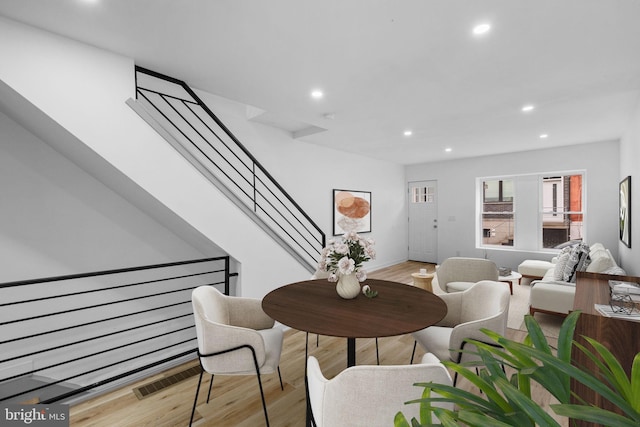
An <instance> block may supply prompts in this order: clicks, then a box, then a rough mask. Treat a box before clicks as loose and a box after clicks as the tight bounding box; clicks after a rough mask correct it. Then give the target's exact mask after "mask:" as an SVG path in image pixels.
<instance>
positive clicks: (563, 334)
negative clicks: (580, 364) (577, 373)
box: [557, 310, 581, 363]
mask: <svg viewBox="0 0 640 427" xmlns="http://www.w3.org/2000/svg"><path fill="white" fill-rule="evenodd" d="M580 313H581V312H580V310H576V311H573V312H571V313H569V315H568V316H567V317H566V319H565V320H564V321H563V322H562V325H561V326H560V333H559V334H558V352H557V357H558V359H560V360H562V361H565V362H567V363H569V362H571V347H572V346H573V336H574V334H575V330H576V324H577V323H578V319H579V317H580Z"/></svg>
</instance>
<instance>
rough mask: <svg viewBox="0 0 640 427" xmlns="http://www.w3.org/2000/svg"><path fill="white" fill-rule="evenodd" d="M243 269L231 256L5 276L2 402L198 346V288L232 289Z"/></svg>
mask: <svg viewBox="0 0 640 427" xmlns="http://www.w3.org/2000/svg"><path fill="white" fill-rule="evenodd" d="M235 276H237V274H236V273H231V272H230V258H229V256H222V257H213V258H204V259H197V260H189V261H181V262H172V263H163V264H154V265H147V266H139V267H132V268H122V269H114V270H105V271H96V272H91V273H83V274H72V275H65V276H55V277H46V278H40V279H30V280H21V281H15V282H8V283H0V301H3V302H2V304H0V307H2V310H1V311H0V336H2V337H3V339H2V341H0V372H3V373H4V374H3V375H2V376H1V377H0V383H3V385H5V387H0V390H3V391H0V402H7V403H19V402H21V401H26V400H29V401H32V400H33V399H34V398H35V399H37V400H40V401H42V402H48V403H51V402H58V401H62V400H65V399H71V398H77V396H78V395H79V394H80V393H84V392H86V391H88V390H91V389H94V388H96V387H100V386H104V385H107V384H110V383H113V382H114V381H117V380H120V379H122V378H124V377H123V376H122V375H121V374H120V372H122V371H123V370H124V369H127V371H128V372H130V373H129V375H133V374H137V373H140V372H143V371H145V370H148V369H150V368H152V367H156V366H159V365H161V364H165V365H168V364H169V363H177V361H178V359H181V358H183V357H186V356H188V355H191V354H192V355H194V356H195V354H196V347H197V341H196V335H195V328H194V320H193V312H192V309H191V290H193V289H194V288H196V287H198V286H203V285H206V286H221V287H224V292H225V294H227V295H229V293H230V283H231V282H230V279H231V278H232V277H235ZM74 288H75V290H74V291H72V289H74ZM33 295H39V296H38V297H35V298H34V297H33ZM25 313H28V314H25ZM70 332H73V333H70ZM158 359H162V361H163V362H162V363H161V364H159V363H158ZM167 367H168V366H167ZM131 368H133V369H131ZM112 372H114V373H112ZM29 378H36V379H38V380H42V381H40V383H38V384H36V385H34V384H33V383H34V381H26V380H27V379H29ZM44 378H46V381H45V380H43V379H44ZM71 381H74V384H68V383H69V382H71ZM36 382H37V381H36ZM56 385H58V386H60V385H63V386H65V387H66V386H69V387H70V388H71V389H70V390H68V391H67V390H66V389H63V391H56V390H58V389H59V387H58V388H56V387H54V386H56ZM9 390H10V391H9Z"/></svg>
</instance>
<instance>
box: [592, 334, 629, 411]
mask: <svg viewBox="0 0 640 427" xmlns="http://www.w3.org/2000/svg"><path fill="white" fill-rule="evenodd" d="M583 338H584V339H585V340H587V342H588V343H589V344H591V346H592V347H593V348H594V349H595V351H596V352H597V353H598V355H599V356H600V357H601V358H602V360H604V363H605V364H606V366H607V368H608V369H607V370H605V371H604V372H602V374H603V375H605V376H606V378H607V379H608V380H609V382H610V383H611V384H612V386H613V387H614V388H615V389H616V391H617V392H618V393H620V394H621V395H622V396H623V397H624V398H625V399H627V401H628V402H630V401H631V400H630V397H631V396H630V394H631V382H630V381H629V378H627V373H626V372H625V371H624V368H623V367H622V365H621V364H620V362H618V359H616V357H615V356H614V355H613V353H611V351H609V349H608V348H606V347H605V346H603V345H602V344H600V343H599V342H597V341H596V340H594V339H593V338H590V337H586V336H585V337H583Z"/></svg>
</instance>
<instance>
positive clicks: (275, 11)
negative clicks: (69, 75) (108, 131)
mask: <svg viewBox="0 0 640 427" xmlns="http://www.w3.org/2000/svg"><path fill="white" fill-rule="evenodd" d="M92 3H93V4H88V2H86V1H82V0H56V1H52V0H0V14H1V15H4V16H6V17H8V18H12V19H15V20H18V21H21V22H25V23H28V24H31V25H34V26H37V27H40V28H44V29H46V30H50V31H53V32H55V33H59V34H62V35H64V36H67V37H71V38H73V39H77V40H81V41H83V42H86V43H89V44H92V45H95V46H99V47H102V48H105V49H108V50H111V51H114V52H118V53H121V54H124V55H127V56H130V57H133V58H134V59H135V61H136V64H137V65H141V66H144V67H147V68H150V69H152V70H155V71H158V72H161V73H164V74H168V75H170V76H173V77H176V78H178V79H181V80H184V81H186V82H187V83H188V84H189V85H190V86H192V87H193V88H196V89H202V90H205V91H207V92H210V93H214V94H217V95H220V96H223V97H225V98H229V99H232V100H235V101H238V102H241V103H244V104H247V105H250V106H252V107H256V108H257V109H258V111H260V110H264V112H265V113H264V114H263V115H261V116H260V118H259V119H258V120H261V121H263V122H271V123H272V124H275V125H277V126H280V127H282V128H285V129H287V130H289V131H291V132H295V131H301V132H300V134H302V133H305V132H304V131H305V129H309V128H310V129H311V130H318V129H315V128H321V129H326V131H322V132H317V133H313V134H311V135H308V136H302V137H300V138H299V139H300V140H301V141H305V142H310V143H314V144H319V145H323V146H327V147H333V148H335V149H338V150H345V151H353V152H358V153H360V154H363V155H367V156H371V157H374V158H379V159H384V160H388V161H392V162H396V163H401V164H412V163H420V162H426V161H439V160H443V159H447V158H461V157H470V156H479V155H489V154H495V153H503V152H514V151H522V150H530V149H535V148H542V147H551V146H560V145H569V144H578V143H583V142H592V141H602V140H609V139H615V138H619V137H621V136H622V133H623V132H624V130H625V129H626V127H627V126H628V124H629V120H630V117H631V112H632V111H633V109H634V108H635V106H636V105H637V103H638V101H639V99H640V98H639V94H640V1H638V0H562V1H558V0H535V1H533V0H528V1H525V0H395V1H393V0H181V1H176V0H93V2H92ZM483 21H489V22H491V24H492V26H493V28H492V31H491V32H490V33H489V34H487V35H485V36H484V37H481V38H474V37H473V36H472V35H471V29H472V27H473V26H474V25H475V24H477V23H479V22H483ZM315 88H321V89H322V90H323V91H324V93H325V96H324V98H323V99H322V100H319V101H318V100H313V99H311V97H310V96H309V94H310V92H311V90H312V89H315ZM528 103H531V104H534V105H535V106H536V109H535V110H534V111H533V112H531V113H528V114H524V113H522V112H521V111H520V109H521V107H522V106H523V105H525V104H528ZM326 115H334V117H333V118H327V117H325V116H326ZM405 129H411V130H413V135H412V136H411V137H405V136H403V131H404V130H405ZM542 133H547V134H548V135H549V137H548V138H547V139H540V138H539V135H540V134H542ZM447 147H450V148H452V150H453V151H452V152H450V153H445V152H444V149H445V148H447Z"/></svg>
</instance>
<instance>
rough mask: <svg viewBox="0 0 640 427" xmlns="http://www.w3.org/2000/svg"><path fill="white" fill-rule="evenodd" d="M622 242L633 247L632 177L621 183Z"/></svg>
mask: <svg viewBox="0 0 640 427" xmlns="http://www.w3.org/2000/svg"><path fill="white" fill-rule="evenodd" d="M619 207H620V208H619V215H620V218H619V220H620V240H621V241H622V243H624V244H625V245H627V247H629V248H630V247H631V176H628V177H626V178H625V179H623V180H622V181H620V205H619Z"/></svg>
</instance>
